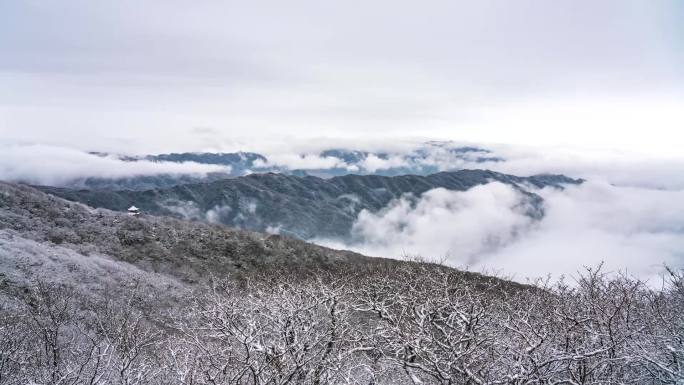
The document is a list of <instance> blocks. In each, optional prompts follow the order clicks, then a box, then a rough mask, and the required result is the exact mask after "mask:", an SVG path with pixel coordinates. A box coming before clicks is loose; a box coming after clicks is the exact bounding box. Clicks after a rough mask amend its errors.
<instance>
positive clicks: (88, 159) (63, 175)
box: [0, 144, 230, 186]
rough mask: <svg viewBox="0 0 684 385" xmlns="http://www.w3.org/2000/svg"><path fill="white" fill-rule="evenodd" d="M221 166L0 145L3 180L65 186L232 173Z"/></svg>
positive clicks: (0, 166)
mask: <svg viewBox="0 0 684 385" xmlns="http://www.w3.org/2000/svg"><path fill="white" fill-rule="evenodd" d="M229 171H230V168H227V167H225V166H220V165H207V164H198V163H193V162H185V163H173V162H151V161H144V160H141V161H136V162H127V161H124V160H121V159H119V158H116V157H113V156H98V155H93V154H89V153H87V152H83V151H80V150H76V149H71V148H67V147H57V146H47V145H39V144H35V145H19V144H14V145H7V146H2V147H1V148H0V180H7V181H16V182H25V183H32V184H43V185H52V186H62V185H66V184H69V183H72V182H74V181H76V180H79V179H84V178H90V177H98V178H126V177H135V176H149V175H161V174H190V175H193V174H194V175H205V174H207V173H209V172H229Z"/></svg>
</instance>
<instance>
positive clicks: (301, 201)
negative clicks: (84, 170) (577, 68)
mask: <svg viewBox="0 0 684 385" xmlns="http://www.w3.org/2000/svg"><path fill="white" fill-rule="evenodd" d="M494 181H496V182H501V183H504V184H507V185H510V186H513V187H514V188H516V189H518V190H519V191H520V192H521V193H522V194H523V195H524V196H525V197H526V199H527V200H528V203H529V205H528V206H529V208H528V209H527V211H528V214H529V215H530V216H531V217H533V218H539V217H541V216H542V215H543V210H542V207H541V198H540V197H539V196H538V195H536V194H534V193H531V192H528V191H527V189H526V188H525V187H526V186H528V185H529V186H534V187H536V188H541V187H546V186H551V187H556V188H562V186H563V185H566V184H578V183H581V182H582V181H581V180H577V179H572V178H569V177H566V176H563V175H535V176H530V177H518V176H513V175H507V174H502V173H498V172H493V171H488V170H460V171H454V172H441V173H437V174H431V175H427V176H419V175H402V176H394V177H387V176H378V175H345V176H340V177H334V178H330V179H322V178H318V177H313V176H305V177H298V176H292V175H284V174H275V173H267V174H252V175H247V176H244V177H238V178H231V179H224V180H218V181H214V182H210V183H194V184H185V185H181V186H175V187H171V188H168V189H153V190H147V191H130V190H118V191H99V190H73V189H64V188H55V187H46V186H43V187H39V188H40V189H41V190H43V191H45V192H48V193H51V194H54V195H56V196H60V197H63V198H65V199H68V200H72V201H78V202H82V203H85V204H87V205H89V206H93V207H103V208H108V209H111V210H116V211H123V210H126V209H127V208H128V207H130V206H131V205H135V206H137V207H139V208H141V209H142V210H143V211H144V212H147V213H150V214H155V215H171V216H177V217H180V218H185V219H195V220H200V221H208V222H214V223H221V224H225V225H228V226H235V227H240V228H244V229H250V230H256V231H278V232H280V233H282V234H287V235H293V236H296V237H299V238H302V239H310V238H314V237H332V238H346V237H348V236H349V235H350V231H351V228H352V225H353V223H354V221H355V220H356V218H357V216H358V214H359V213H360V212H361V211H362V210H368V211H370V212H376V211H378V210H380V209H382V208H384V207H386V206H387V205H388V204H389V203H390V202H391V201H392V200H394V199H398V198H400V197H402V196H403V195H404V194H412V195H414V196H418V195H420V194H422V193H423V192H426V191H428V190H431V189H435V188H445V189H448V190H453V191H465V190H467V189H469V188H472V187H474V186H477V185H482V184H487V183H490V182H494Z"/></svg>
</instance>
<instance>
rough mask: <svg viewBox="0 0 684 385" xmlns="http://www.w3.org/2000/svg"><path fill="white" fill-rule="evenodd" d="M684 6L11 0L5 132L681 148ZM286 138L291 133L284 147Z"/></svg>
mask: <svg viewBox="0 0 684 385" xmlns="http://www.w3.org/2000/svg"><path fill="white" fill-rule="evenodd" d="M683 20H684V2H681V1H629V0H619V1H618V0H615V1H612V0H602V1H596V0H592V1H578V0H572V1H546V0H540V1H524V0H518V1H504V0H501V1H468V2H463V1H454V0H449V1H421V2H416V1H397V0H392V1H389V0H387V1H386V0H382V1H335V2H333V1H314V0H311V1H296V0H295V1H249V2H246V1H242V2H233V1H211V0H207V1H199V2H198V1H192V2H191V1H180V0H163V1H162V0H159V1H156V0H146V1H139V0H137V1H133V0H131V1H125V0H120V1H92V0H60V1H54V0H7V1H2V2H0V131H1V132H0V133H1V136H0V141H2V142H5V143H15V142H22V143H41V144H58V145H67V146H74V147H77V148H79V149H87V150H105V151H119V152H138V153H139V152H164V151H178V150H193V151H194V150H235V149H259V145H260V144H262V143H264V141H266V140H269V141H271V142H278V141H281V142H285V139H286V138H289V137H295V138H312V137H315V138H337V137H343V138H361V139H367V140H371V139H375V140H377V139H380V140H383V139H384V138H389V137H418V138H444V139H454V140H458V141H472V142H487V143H508V144H525V145H532V146H536V145H541V146H550V145H555V146H557V145H561V146H566V145H570V146H582V147H597V148H612V149H618V150H629V151H634V152H640V153H644V154H648V155H666V156H680V154H682V153H684V152H682V151H681V148H682V147H683V146H684V135H682V134H681V133H680V132H681V131H682V129H683V128H684V70H682V69H683V68H684V23H683V22H682V21H683ZM287 143H289V141H288V142H287Z"/></svg>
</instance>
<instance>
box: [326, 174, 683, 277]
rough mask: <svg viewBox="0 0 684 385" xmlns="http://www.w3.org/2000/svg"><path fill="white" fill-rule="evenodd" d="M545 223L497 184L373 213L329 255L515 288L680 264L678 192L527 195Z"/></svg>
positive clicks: (609, 189)
mask: <svg viewBox="0 0 684 385" xmlns="http://www.w3.org/2000/svg"><path fill="white" fill-rule="evenodd" d="M534 192H535V193H537V194H539V195H541V196H542V197H543V198H544V210H545V216H544V217H543V218H542V219H541V220H539V221H533V220H531V219H530V218H529V217H528V216H526V215H525V207H526V205H527V204H529V203H528V202H527V200H526V196H525V195H524V194H522V193H520V192H518V191H517V190H515V189H514V188H512V187H510V186H508V185H504V184H501V183H490V184H488V185H484V186H478V187H474V188H472V189H470V190H468V191H464V192H455V191H447V190H443V189H436V190H431V191H428V192H426V193H424V194H423V195H422V196H420V197H419V198H408V197H405V198H402V199H400V200H397V201H395V202H393V203H391V204H390V205H389V206H388V207H387V208H385V209H384V210H382V211H380V212H378V213H369V212H365V211H364V212H362V213H361V214H360V215H359V216H358V218H357V221H356V223H355V225H354V233H355V240H354V241H353V242H350V243H340V242H332V241H325V240H323V241H319V242H320V243H322V244H324V245H327V246H331V247H335V248H351V249H353V250H356V251H359V252H362V253H366V254H370V255H375V256H383V257H391V258H402V257H407V256H408V257H412V256H421V257H424V258H427V259H432V260H444V261H445V262H446V263H448V264H450V265H452V266H460V267H469V268H471V269H475V270H487V271H492V270H493V271H501V272H502V273H504V274H507V275H513V277H514V278H515V279H517V280H520V281H524V280H526V279H527V278H537V277H543V276H546V275H547V274H552V275H553V276H555V277H558V276H560V275H569V274H570V275H571V274H574V273H575V272H577V271H578V270H579V269H581V268H582V267H583V266H594V265H596V264H597V263H599V262H602V261H603V262H604V263H605V266H606V268H607V269H608V270H612V271H616V270H620V271H626V272H628V273H630V274H634V275H638V276H640V277H645V278H648V277H653V276H656V275H657V274H658V273H659V272H661V271H662V268H663V265H664V264H667V265H670V266H682V265H684V251H683V250H684V192H682V191H667V190H655V189H647V188H638V187H617V186H613V185H610V184H607V183H605V182H592V181H589V182H585V183H584V184H582V185H579V186H567V187H566V188H565V189H563V190H560V189H556V188H550V187H549V188H544V189H541V190H536V191H534Z"/></svg>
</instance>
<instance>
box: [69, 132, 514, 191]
mask: <svg viewBox="0 0 684 385" xmlns="http://www.w3.org/2000/svg"><path fill="white" fill-rule="evenodd" d="M90 154H91V155H96V156H101V157H114V158H117V159H120V160H123V161H126V162H141V161H149V162H172V163H187V162H192V163H198V164H203V165H214V166H221V167H223V168H224V171H220V172H212V173H206V174H156V175H138V176H135V175H134V176H129V177H123V178H104V177H85V178H78V179H75V180H72V181H70V182H69V183H67V184H66V186H62V187H69V188H80V189H90V190H123V189H125V190H150V189H154V188H168V187H173V186H176V185H183V184H191V183H202V182H212V181H216V180H221V179H226V178H231V177H237V176H244V175H247V174H251V173H268V172H274V173H279V174H286V175H295V176H317V177H320V178H324V179H327V178H332V177H335V176H343V175H349V174H355V175H382V176H398V175H429V174H434V173H437V172H441V171H456V170H460V169H463V168H466V167H465V166H466V165H477V164H482V163H485V162H499V161H502V160H503V159H502V158H501V157H499V156H496V155H494V154H493V153H492V152H491V151H490V150H487V149H484V148H479V147H472V146H458V145H454V144H453V143H451V142H427V143H423V144H422V145H421V146H419V147H418V148H416V149H413V150H412V151H406V152H382V151H380V152H371V151H360V150H347V149H335V148H333V149H326V150H323V151H320V152H314V153H301V154H297V155H294V156H292V157H286V159H283V158H282V157H279V156H273V157H267V156H265V155H262V154H258V153H254V152H242V151H240V152H233V153H212V152H184V153H168V154H157V155H140V156H130V155H117V154H108V153H102V152H91V153H90ZM321 163H325V164H326V166H323V165H322V164H321Z"/></svg>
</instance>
